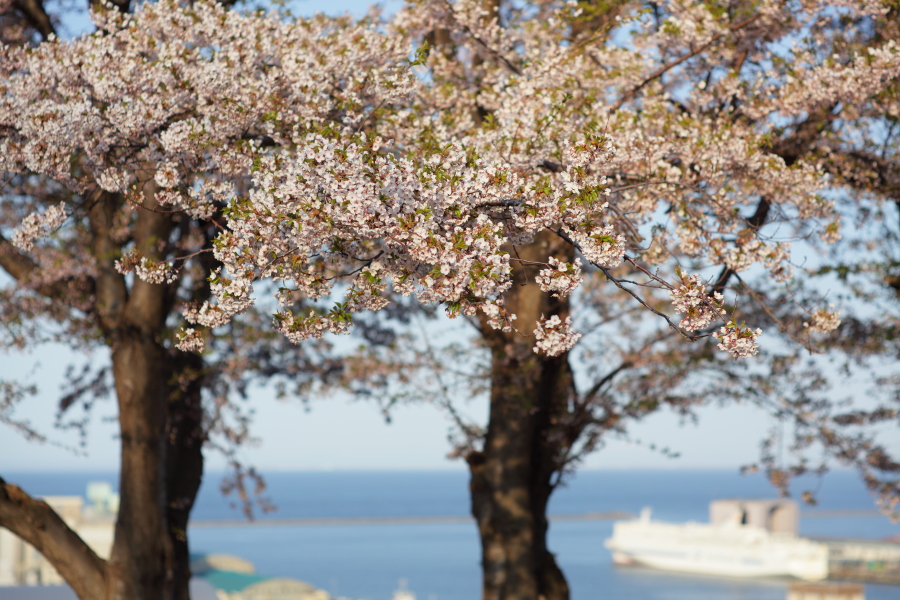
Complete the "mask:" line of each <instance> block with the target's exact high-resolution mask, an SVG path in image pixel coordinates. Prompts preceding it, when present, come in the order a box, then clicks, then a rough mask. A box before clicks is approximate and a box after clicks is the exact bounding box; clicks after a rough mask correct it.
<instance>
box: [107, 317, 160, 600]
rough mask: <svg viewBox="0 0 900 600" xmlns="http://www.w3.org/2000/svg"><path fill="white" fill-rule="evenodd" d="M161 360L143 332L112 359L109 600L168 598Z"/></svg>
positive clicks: (127, 339) (119, 345)
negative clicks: (116, 465)
mask: <svg viewBox="0 0 900 600" xmlns="http://www.w3.org/2000/svg"><path fill="white" fill-rule="evenodd" d="M166 362H167V361H166V356H165V353H164V349H163V348H161V347H160V346H159V345H158V344H157V343H156V340H154V339H148V337H147V335H146V334H145V333H144V332H141V331H137V330H133V329H132V330H126V331H123V332H122V334H121V336H119V339H118V340H117V342H116V344H115V347H114V349H113V353H112V363H113V375H114V377H115V383H116V394H117V396H118V402H119V425H120V431H121V444H122V449H121V453H122V467H121V472H120V474H119V490H120V493H121V497H122V501H121V505H120V507H119V516H118V519H117V520H116V533H115V542H114V543H113V549H112V554H111V555H110V559H109V571H110V575H111V579H112V582H113V589H112V592H113V593H112V598H113V600H159V599H168V598H172V597H173V579H174V573H173V569H174V549H173V544H172V540H171V538H170V536H169V528H168V527H167V515H166V510H165V500H166V486H165V461H164V458H165V444H164V433H165V425H166V412H167V411H166V395H167V394H166V382H167V379H168V378H167V377H166V375H167V373H166V369H165V364H166Z"/></svg>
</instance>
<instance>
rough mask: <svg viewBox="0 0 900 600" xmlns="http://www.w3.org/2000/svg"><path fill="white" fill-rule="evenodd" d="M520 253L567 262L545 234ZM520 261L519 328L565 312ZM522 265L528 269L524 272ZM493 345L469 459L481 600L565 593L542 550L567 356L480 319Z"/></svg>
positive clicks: (554, 597) (564, 250)
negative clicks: (479, 426)
mask: <svg viewBox="0 0 900 600" xmlns="http://www.w3.org/2000/svg"><path fill="white" fill-rule="evenodd" d="M512 254H513V256H514V257H517V258H521V259H522V260H523V261H540V262H546V260H547V258H548V256H550V255H554V256H556V257H557V258H559V259H561V260H568V261H571V260H572V258H573V257H572V250H571V247H569V246H568V245H566V244H564V243H561V241H559V240H558V239H557V238H555V237H554V236H553V235H552V234H550V233H546V234H543V235H541V236H540V237H539V238H538V240H537V241H536V242H534V243H532V244H530V245H528V246H526V247H523V248H519V249H518V250H517V252H512ZM525 264H526V263H520V265H521V266H519V267H517V268H516V275H515V283H514V286H513V288H512V289H511V290H510V292H509V293H508V294H507V296H506V301H507V306H508V307H509V310H510V311H511V312H514V313H516V315H517V316H518V320H517V321H516V322H517V323H518V324H519V326H520V328H522V329H523V331H525V332H527V333H530V332H531V329H533V328H534V326H533V324H534V323H535V322H536V321H538V320H539V319H540V317H541V315H542V314H543V315H544V316H546V317H548V318H549V317H551V316H552V315H559V316H560V318H562V319H565V317H566V316H568V312H569V305H568V301H567V300H560V299H555V298H552V297H550V296H549V294H546V293H544V292H541V291H540V289H539V288H538V286H537V285H536V284H534V282H533V281H532V279H533V277H534V275H535V274H536V273H537V269H535V268H531V267H525V266H524V265H525ZM526 269H527V270H526ZM481 329H482V335H483V337H484V339H485V341H486V342H487V344H488V347H489V348H490V350H491V359H492V364H491V397H490V401H491V407H490V417H489V422H488V429H487V435H486V438H485V442H484V448H483V449H482V451H480V452H473V453H471V454H470V455H469V456H468V457H467V461H468V463H469V469H470V472H471V482H470V490H471V496H472V514H473V516H474V517H475V519H476V521H477V524H478V530H479V533H480V537H481V550H482V569H483V587H482V592H483V598H484V600H512V599H516V600H568V598H569V588H568V584H567V583H566V580H565V577H564V576H563V573H562V571H561V570H560V569H559V566H558V565H557V564H556V560H555V559H554V557H553V554H552V553H550V551H549V550H548V548H547V526H548V523H547V514H546V512H547V503H548V501H549V499H550V494H551V493H552V492H553V489H554V476H555V474H556V473H557V471H558V470H559V468H561V460H560V459H561V456H562V450H563V446H564V443H565V442H564V440H563V439H562V438H561V437H560V436H559V435H555V433H556V431H557V429H556V425H557V423H559V421H560V419H561V418H562V417H563V416H564V415H565V414H566V413H567V411H568V409H569V401H570V399H571V398H572V397H573V395H572V394H573V391H574V388H573V381H572V373H571V370H570V368H569V363H568V357H567V355H561V356H558V357H553V358H551V357H547V356H542V355H541V356H539V355H537V354H535V353H534V351H533V350H532V347H533V345H534V340H533V338H531V337H525V336H523V335H522V334H520V333H517V332H515V331H514V332H511V333H503V332H501V331H497V330H493V329H490V327H489V326H488V325H487V324H486V323H484V322H482V325H481Z"/></svg>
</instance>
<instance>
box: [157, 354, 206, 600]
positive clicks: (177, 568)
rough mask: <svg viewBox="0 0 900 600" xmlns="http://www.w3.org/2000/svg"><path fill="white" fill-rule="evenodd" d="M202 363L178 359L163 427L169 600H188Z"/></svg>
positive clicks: (199, 469) (199, 460)
mask: <svg viewBox="0 0 900 600" xmlns="http://www.w3.org/2000/svg"><path fill="white" fill-rule="evenodd" d="M203 369H204V364H203V360H202V359H201V358H200V357H199V356H197V355H196V354H182V355H180V356H179V358H178V363H177V368H176V370H175V374H174V375H173V377H174V378H176V380H175V381H173V382H172V384H171V385H170V388H171V390H172V391H171V392H170V394H169V400H168V406H169V415H168V423H167V425H166V493H167V499H166V516H167V519H168V526H169V537H170V538H171V542H172V549H173V552H174V556H173V569H174V571H173V595H172V598H173V600H189V597H190V596H189V593H188V583H189V581H190V578H191V570H190V550H189V548H188V538H187V526H188V518H189V517H190V514H191V509H192V508H193V506H194V500H195V499H196V497H197V492H198V491H199V489H200V483H201V481H202V479H203V452H202V447H203V441H204V439H205V434H204V431H203V407H202V406H201V403H200V402H201V393H202V385H201V384H202V375H203Z"/></svg>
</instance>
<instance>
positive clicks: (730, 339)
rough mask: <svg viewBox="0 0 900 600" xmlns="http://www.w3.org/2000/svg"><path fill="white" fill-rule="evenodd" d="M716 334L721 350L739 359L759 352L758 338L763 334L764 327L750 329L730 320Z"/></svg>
mask: <svg viewBox="0 0 900 600" xmlns="http://www.w3.org/2000/svg"><path fill="white" fill-rule="evenodd" d="M714 335H715V337H716V339H718V340H719V345H718V346H719V350H724V351H725V352H728V353H729V354H731V356H732V357H734V359H735V360H737V359H739V358H747V357H750V356H754V355H755V354H756V353H757V352H759V344H758V343H757V341H756V340H757V338H759V336H760V335H762V329H759V328H757V329H750V328H749V327H747V326H746V325H738V324H737V323H735V322H734V321H729V322H728V324H726V325H724V326H722V327H721V328H720V329H719V331H717V332H716V333H715V334H714Z"/></svg>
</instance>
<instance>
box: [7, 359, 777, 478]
mask: <svg viewBox="0 0 900 600" xmlns="http://www.w3.org/2000/svg"><path fill="white" fill-rule="evenodd" d="M72 358H76V357H73V356H72V355H71V353H70V351H69V350H68V349H66V348H64V347H62V346H54V347H45V348H41V349H39V350H37V351H35V352H30V353H20V354H16V355H5V356H2V358H0V380H4V379H13V378H17V377H21V376H22V375H23V374H24V375H25V377H24V379H23V380H24V381H25V382H32V383H37V384H38V386H39V390H40V391H39V393H38V395H37V396H36V397H34V398H30V399H28V400H26V401H24V402H23V403H22V404H21V405H20V406H19V407H18V408H17V410H16V412H15V413H14V414H15V416H16V417H17V418H19V419H24V420H27V421H29V422H30V423H31V424H32V425H33V426H35V427H36V428H37V429H38V430H39V431H40V432H41V433H43V434H45V435H47V436H48V437H49V439H50V443H38V442H31V441H27V440H26V439H25V438H23V437H22V436H21V435H19V434H18V433H16V432H15V431H13V430H12V429H10V428H8V427H4V428H3V429H0V474H2V473H3V472H12V471H106V470H115V469H118V466H119V456H118V455H119V449H118V442H117V440H116V423H115V417H116V407H115V403H114V402H113V401H112V400H107V401H101V402H98V403H97V404H96V406H95V407H94V409H93V413H92V415H91V421H90V425H89V435H88V437H87V444H86V446H85V447H84V448H83V449H79V450H78V452H76V451H73V450H74V449H78V443H79V438H78V436H77V435H76V434H75V433H74V432H72V431H62V430H59V429H57V428H55V427H54V425H53V424H54V416H55V413H56V405H57V402H58V400H59V397H60V385H61V383H62V381H63V375H64V372H65V368H66V366H67V365H68V364H69V363H70V362H71V359H72ZM97 360H105V357H101V356H98V357H97ZM247 407H248V408H252V409H253V410H254V412H255V417H254V421H253V426H252V431H253V433H254V435H255V436H256V437H257V438H258V439H259V441H258V443H257V444H255V445H253V446H249V447H245V448H244V449H243V450H242V451H241V457H242V459H243V460H245V461H246V462H247V464H250V465H253V466H255V467H257V468H259V469H261V470H263V471H273V470H277V471H290V470H432V469H458V470H462V469H465V463H464V462H463V461H461V460H450V459H448V458H447V454H448V453H449V452H450V449H451V447H450V444H449V442H448V440H447V435H448V433H449V432H450V431H451V429H452V422H451V421H450V419H449V418H448V417H447V416H446V415H445V414H444V413H442V412H440V411H439V410H438V409H437V408H435V407H434V406H431V405H425V404H414V405H405V406H399V407H397V408H396V409H395V410H394V411H393V412H392V414H391V416H392V421H391V423H390V424H387V423H385V420H384V418H383V416H382V415H381V413H380V411H379V409H378V407H377V406H376V405H375V404H374V403H373V402H367V401H365V400H352V399H349V398H347V397H340V396H336V397H331V398H327V399H318V400H312V401H311V402H310V403H309V405H308V410H307V407H305V406H304V405H303V404H302V403H300V402H299V401H298V400H278V399H276V398H275V394H274V392H273V391H272V390H270V389H256V390H254V391H253V392H252V393H251V395H250V399H249V400H248V401H247ZM462 407H463V410H464V411H465V412H467V413H468V414H469V415H470V416H471V417H473V418H476V419H478V420H479V421H480V422H484V421H485V419H486V416H487V403H486V401H484V400H477V401H472V402H469V403H465V402H464V403H462ZM772 425H773V421H772V420H771V418H770V417H768V416H767V415H765V414H764V413H763V412H762V411H759V410H758V409H753V408H751V407H744V406H734V405H732V406H729V407H727V408H716V407H710V408H708V409H704V410H703V411H702V412H701V418H700V421H699V424H698V425H693V424H685V425H680V423H679V418H678V417H676V416H674V415H672V414H670V413H660V414H657V415H654V416H651V417H650V418H648V419H647V420H646V421H644V422H643V423H639V424H636V425H635V426H633V427H632V430H631V431H632V436H631V437H632V439H633V440H640V441H641V443H640V444H638V443H635V442H634V441H632V442H626V441H622V440H612V441H610V442H609V443H608V445H607V446H606V447H605V448H603V449H602V450H600V451H599V452H595V453H594V454H592V455H590V456H589V457H588V458H587V460H586V461H585V462H584V464H583V465H582V467H583V468H590V469H598V468H602V469H707V468H718V469H721V468H730V469H738V468H739V467H740V466H741V465H744V464H747V463H751V462H754V461H755V460H756V457H757V452H758V445H759V441H760V440H761V439H762V437H763V436H764V435H765V433H766V432H767V430H768V429H769V428H770V427H771V426H772ZM651 443H654V444H656V446H657V447H665V446H668V447H669V448H670V449H671V450H672V451H673V452H679V453H681V456H680V457H679V458H667V457H666V456H664V455H662V454H661V453H660V452H657V451H653V450H651V449H650V448H649V445H650V444H651ZM224 467H225V462H224V459H223V458H222V457H221V456H220V455H217V454H215V453H209V452H208V453H207V468H209V469H211V470H221V469H223V468H224Z"/></svg>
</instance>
